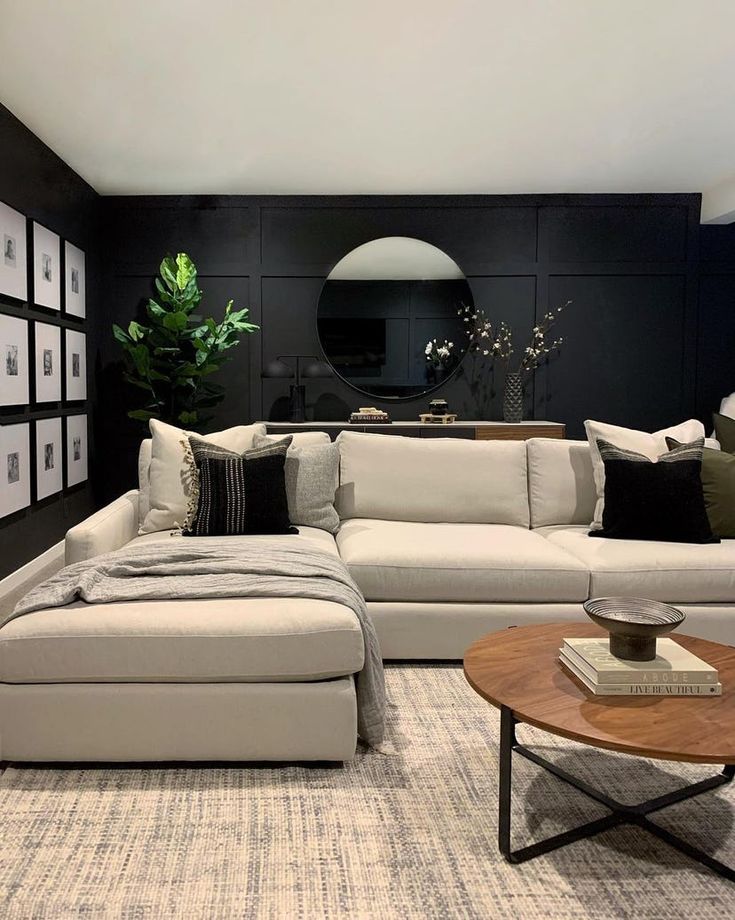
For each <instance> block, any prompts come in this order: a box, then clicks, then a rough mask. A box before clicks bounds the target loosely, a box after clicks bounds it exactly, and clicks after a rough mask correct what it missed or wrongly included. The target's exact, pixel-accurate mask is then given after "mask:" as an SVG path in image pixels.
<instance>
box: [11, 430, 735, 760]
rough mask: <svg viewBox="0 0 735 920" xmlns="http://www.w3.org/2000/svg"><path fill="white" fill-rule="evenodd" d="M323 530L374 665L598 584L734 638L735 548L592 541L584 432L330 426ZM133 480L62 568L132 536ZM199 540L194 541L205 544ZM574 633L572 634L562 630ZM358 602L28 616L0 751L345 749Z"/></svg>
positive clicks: (142, 606) (436, 649)
mask: <svg viewBox="0 0 735 920" xmlns="http://www.w3.org/2000/svg"><path fill="white" fill-rule="evenodd" d="M337 444H338V447H339V451H340V480H339V486H338V489H337V494H336V507H337V510H338V512H339V516H340V519H341V525H340V528H339V531H338V533H337V534H336V536H333V535H332V534H330V533H327V532H325V531H323V530H315V529H313V528H306V527H302V528H301V529H300V530H301V532H300V534H299V536H298V537H294V536H288V535H286V536H283V537H281V538H279V539H283V540H294V539H298V540H309V541H312V542H316V543H317V544H318V545H319V546H321V547H323V549H324V551H325V552H328V553H338V554H339V555H340V556H341V558H342V559H343V561H344V562H345V563H346V565H347V566H348V568H349V570H350V572H351V574H352V576H353V578H354V579H355V581H356V582H357V584H358V585H359V587H360V588H361V590H362V592H363V594H364V595H365V598H366V600H367V603H368V609H369V611H370V613H371V615H372V618H373V620H374V623H375V626H376V629H377V632H378V635H379V638H380V643H381V648H382V653H383V656H384V657H385V658H388V659H409V658H411V659H456V658H461V657H462V654H463V652H464V650H465V648H466V647H467V646H468V645H470V644H471V643H472V642H473V641H474V640H475V639H477V638H478V637H479V636H481V635H483V634H485V633H488V632H490V631H493V630H497V629H501V628H503V627H506V626H512V625H517V624H523V623H529V622H539V621H554V620H557V621H558V620H570V621H571V620H583V619H586V618H585V616H584V613H583V610H582V603H583V602H584V601H585V600H586V599H587V598H588V597H592V596H600V595H610V594H629V595H630V594H632V595H639V596H645V597H650V598H655V599H658V600H662V601H667V602H670V603H673V604H676V605H677V606H679V607H681V608H682V609H683V610H684V611H685V612H686V614H687V622H686V624H685V627H684V629H685V631H686V632H689V633H692V634H694V635H698V636H702V637H705V638H712V639H716V640H719V641H724V642H727V643H735V541H723V542H722V543H721V544H719V545H708V546H699V545H696V546H693V545H685V544H669V543H645V542H633V541H619V540H607V539H600V538H595V537H590V536H588V527H589V522H590V521H591V519H592V516H593V511H594V506H595V498H596V493H595V486H594V482H593V477H592V466H591V461H590V455H589V449H588V447H587V444H586V442H577V441H559V440H544V439H533V440H530V441H464V440H461V439H442V438H431V439H415V438H403V437H395V436H391V435H382V434H363V433H357V432H343V433H342V434H341V435H340V436H339V438H338V439H337ZM149 465H150V444H149V442H144V444H143V446H142V449H141V462H140V487H139V489H138V490H135V491H131V492H128V493H127V494H126V495H124V496H122V497H121V498H119V499H118V500H117V501H115V502H113V503H112V504H111V505H109V506H108V507H106V508H104V509H102V510H101V511H99V512H97V513H96V514H95V515H93V516H92V517H91V518H89V519H88V520H87V521H85V522H83V523H82V524H80V525H78V526H77V527H74V528H72V530H70V531H69V533H68V535H67V561H68V562H69V563H71V562H76V561H79V560H82V559H88V558H90V557H93V556H95V555H99V554H101V553H105V552H109V551H112V550H116V549H119V548H122V547H123V546H125V545H126V544H129V543H133V542H143V541H155V540H162V539H164V540H170V539H185V538H183V537H172V536H171V535H170V534H169V533H167V532H166V533H154V534H146V535H145V536H138V527H139V522H140V520H141V519H142V517H143V516H144V515H145V512H146V510H147V502H148V492H147V490H148V467H149ZM202 539H206V538H202ZM570 630H571V631H572V634H573V627H570ZM363 655H364V650H363V642H362V635H361V632H360V629H359V626H358V624H357V622H356V620H355V616H354V614H353V613H352V612H351V611H350V610H349V609H347V608H346V607H342V606H341V605H339V604H335V603H327V602H325V601H316V600H307V599H303V598H301V599H300V598H277V599H270V600H265V599H263V600H256V599H244V598H231V599H229V598H228V599H225V600H221V599H220V600H215V599H212V600H201V601H181V600H179V601H176V600H168V601H145V602H137V603H134V604H133V603H116V604H107V605H104V604H102V605H88V604H84V603H74V604H72V605H69V606H67V607H64V608H58V609H53V610H41V611H37V612H36V613H31V614H27V615H24V616H21V617H19V618H17V619H15V620H12V621H11V622H9V623H7V624H6V625H5V626H4V627H3V628H2V629H1V630H0V759H5V760H20V761H23V760H36V761H38V760H94V761H100V760H110V761H115V760H348V759H349V758H350V757H351V756H352V755H353V753H354V750H355V742H356V704H355V691H354V680H353V675H354V674H355V673H356V672H358V671H359V670H360V669H361V667H362V663H363Z"/></svg>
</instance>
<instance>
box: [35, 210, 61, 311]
mask: <svg viewBox="0 0 735 920" xmlns="http://www.w3.org/2000/svg"><path fill="white" fill-rule="evenodd" d="M33 302H34V303H35V304H36V305H37V306H39V307H48V308H49V309H50V310H59V309H60V308H61V240H60V239H59V237H58V236H57V235H56V234H55V233H52V232H51V231H50V230H47V229H46V228H45V227H43V226H42V225H41V224H37V223H36V222H35V221H34V222H33Z"/></svg>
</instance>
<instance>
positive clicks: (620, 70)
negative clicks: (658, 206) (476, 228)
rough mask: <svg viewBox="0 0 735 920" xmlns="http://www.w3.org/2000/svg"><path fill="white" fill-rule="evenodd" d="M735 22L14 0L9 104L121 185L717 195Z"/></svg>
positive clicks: (595, 5)
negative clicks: (689, 192)
mask: <svg viewBox="0 0 735 920" xmlns="http://www.w3.org/2000/svg"><path fill="white" fill-rule="evenodd" d="M733 36H735V3H733V2H732V0H698V2H697V0H361V2H355V0H257V2H255V0H125V2H122V0H64V2H63V3H60V2H58V0H0V99H1V100H2V102H3V103H4V104H5V105H7V106H8V108H10V109H11V111H13V112H14V113H15V114H16V115H17V116H18V117H19V118H20V119H21V120H22V121H23V122H24V123H25V124H27V125H28V126H29V127H30V128H31V129H32V130H33V131H34V132H35V133H36V134H37V135H38V136H39V137H40V138H41V139H42V140H44V141H45V142H46V143H47V144H48V145H49V146H50V147H52V148H53V149H54V150H55V151H56V152H57V153H58V154H59V155H60V156H61V157H63V159H64V160H66V161H67V162H68V163H69V164H70V165H71V166H73V167H74V168H75V169H76V170H77V171H78V172H79V173H80V174H81V175H82V176H83V177H84V178H85V179H87V180H88V181H89V182H90V183H91V184H92V185H93V186H94V187H95V188H96V189H97V190H98V191H99V192H101V193H121V194H138V193H154V194H155V193H187V192H188V193H263V194H265V193H325V194H336V193H432V192H434V193H450V192H455V193H462V192H469V193H472V192H476V193H481V192H485V193H497V192H511V193H520V192H643V191H669V192H674V191H706V190H708V189H710V188H715V187H719V186H722V187H728V180H732V179H733V177H735V118H733V112H734V111H735V107H734V103H735V80H734V79H733V63H734V54H733V48H734V47H735V40H734V38H733ZM731 204H732V202H731ZM708 207H710V205H709V204H708ZM717 207H718V206H717V204H713V205H711V210H712V211H713V212H714V211H717ZM730 210H732V207H731V208H730ZM709 216H710V217H712V216H717V215H715V214H714V213H712V214H710V215H709Z"/></svg>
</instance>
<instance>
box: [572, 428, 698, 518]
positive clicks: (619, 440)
mask: <svg viewBox="0 0 735 920" xmlns="http://www.w3.org/2000/svg"><path fill="white" fill-rule="evenodd" d="M584 427H585V431H586V432H587V440H588V441H589V444H590V456H591V457H592V469H593V472H594V476H595V487H596V489H597V504H596V505H595V518H594V520H593V521H592V523H591V524H590V528H591V529H592V530H601V529H602V512H603V509H604V507H605V464H604V463H603V462H602V457H601V456H600V451H599V448H598V447H597V439H598V438H602V440H603V441H610V442H611V443H612V444H614V445H615V446H616V447H622V448H623V449H624V450H633V451H636V452H637V453H639V454H643V455H644V456H646V457H648V459H649V460H656V458H657V457H659V456H660V455H661V454H663V453H665V452H666V451H667V450H668V448H667V446H666V438H674V439H675V440H676V441H681V442H682V443H689V442H690V441H696V439H697V438H703V437H704V425H703V424H702V423H701V422H698V421H697V419H695V418H690V419H689V420H688V421H686V422H682V423H681V424H680V425H674V426H673V427H672V428H663V429H662V430H661V431H654V432H653V433H652V434H651V433H649V432H647V431H636V430H635V429H634V428H620V427H619V426H618V425H607V424H606V423H605V422H594V421H592V420H591V419H587V421H586V422H585V423H584Z"/></svg>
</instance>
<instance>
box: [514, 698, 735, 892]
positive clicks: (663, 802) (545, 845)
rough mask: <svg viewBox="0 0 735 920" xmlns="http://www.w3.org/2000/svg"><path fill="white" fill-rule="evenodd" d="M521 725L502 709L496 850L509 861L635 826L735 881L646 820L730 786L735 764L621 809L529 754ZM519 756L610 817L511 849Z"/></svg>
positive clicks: (733, 873) (695, 849) (732, 872)
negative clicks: (602, 808) (513, 794)
mask: <svg viewBox="0 0 735 920" xmlns="http://www.w3.org/2000/svg"><path fill="white" fill-rule="evenodd" d="M517 724H518V720H517V719H516V718H515V717H514V716H513V713H512V711H511V710H510V709H509V708H508V707H507V706H501V707H500V797H499V809H498V847H499V848H500V852H501V853H502V854H503V856H504V857H505V859H506V860H507V861H508V862H511V863H522V862H526V861H527V860H529V859H534V857H536V856H541V855H543V854H544V853H550V852H551V851H552V850H558V849H559V847H563V846H567V844H570V843H575V842H576V841H577V840H584V839H585V838H586V837H593V836H594V835H595V834H600V833H602V831H606V830H609V829H610V828H613V827H618V826H619V825H621V824H633V825H635V826H636V827H640V828H643V829H644V830H646V831H648V832H649V833H651V834H654V835H655V836H656V837H658V838H659V839H660V840H663V841H664V842H665V843H668V844H669V846H671V847H674V848H675V849H677V850H679V851H680V852H681V853H685V854H686V855H687V856H689V857H691V858H692V859H695V860H697V862H699V863H701V864H702V865H703V866H706V867H707V868H708V869H711V870H712V871H713V872H716V873H717V874H718V875H721V876H722V877H723V878H726V879H729V881H731V882H735V869H732V868H730V866H726V865H725V864H724V863H722V862H720V861H719V860H718V859H715V858H714V857H712V856H709V855H708V854H707V853H705V852H704V851H703V850H700V849H699V848H698V847H695V846H693V845H692V844H690V843H687V841H686V840H682V839H681V837H677V836H676V834H672V833H671V831H667V830H666V829H665V828H663V827H659V825H658V824H654V823H653V822H652V821H649V820H648V817H647V816H648V815H650V814H651V813H652V812H654V811H659V810H660V809H661V808H666V807H667V806H669V805H674V804H675V803H676V802H683V801H684V800H685V799H691V798H693V797H694V796H695V795H701V794H702V793H703V792H708V791H709V790H710V789H716V788H717V787H718V786H722V785H724V784H725V783H729V782H730V781H731V780H732V778H733V776H735V765H729V766H726V767H724V769H723V771H722V773H719V774H718V775H717V776H712V777H710V778H709V779H704V780H702V781H701V782H698V783H693V784H692V785H689V786H685V787H684V788H683V789H677V790H676V791H675V792H669V793H667V794H666V795H660V796H658V797H657V798H655V799H649V800H648V801H647V802H641V803H640V804H639V805H623V804H622V803H621V802H616V801H615V799H611V798H610V797H609V796H607V795H605V793H604V792H600V791H599V790H597V789H594V788H593V787H592V786H590V785H588V784H587V783H585V782H584V781H583V780H580V779H577V778H576V777H574V776H571V775H570V774H569V773H567V772H566V771H565V770H562V769H561V768H560V767H557V766H556V765H555V764H553V763H551V762H550V761H548V760H546V759H545V758H544V757H540V756H539V755H538V754H536V753H535V752H534V751H531V750H529V749H528V748H527V747H524V746H523V745H522V744H519V743H518V742H517V740H516V725H517ZM514 751H515V753H516V754H520V755H521V756H522V757H525V758H526V759H527V760H530V761H531V762H532V763H535V764H537V766H539V767H543V768H544V769H545V770H548V771H549V773H553V774H554V776H556V777H558V778H559V779H561V780H563V781H564V782H565V783H569V785H570V786H574V788H575V789H579V791H580V792H584V794H585V795H587V796H589V797H590V798H591V799H594V800H595V801H596V802H599V803H600V804H601V805H604V806H605V807H606V808H608V809H610V812H611V814H609V815H605V816H604V817H603V818H598V819H597V820H595V821H589V822H588V823H587V824H582V825H580V826H579V827H575V828H572V830H568V831H564V832H563V833H561V834H555V835H554V836H553V837H548V838H547V839H546V840H540V841H539V842H538V843H532V844H531V845H530V846H526V847H523V848H522V849H520V850H512V849H511V842H510V813H511V789H512V771H513V764H512V760H513V752H514Z"/></svg>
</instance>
